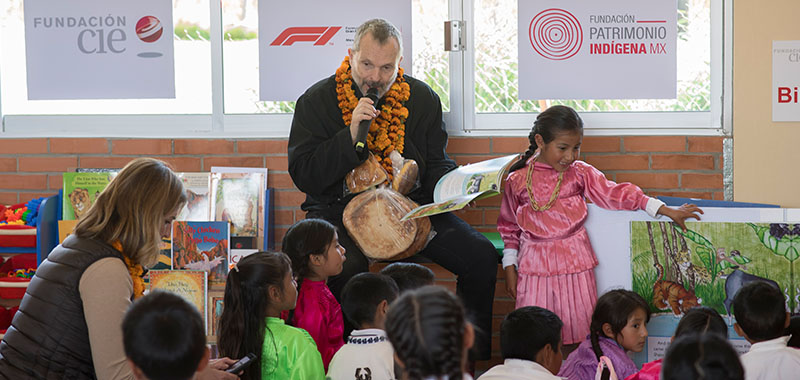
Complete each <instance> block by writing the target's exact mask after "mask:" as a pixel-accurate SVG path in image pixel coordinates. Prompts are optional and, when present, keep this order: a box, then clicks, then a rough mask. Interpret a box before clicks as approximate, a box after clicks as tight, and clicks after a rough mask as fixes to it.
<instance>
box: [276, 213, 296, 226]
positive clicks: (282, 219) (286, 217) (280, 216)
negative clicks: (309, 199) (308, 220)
mask: <svg viewBox="0 0 800 380" xmlns="http://www.w3.org/2000/svg"><path fill="white" fill-rule="evenodd" d="M274 216H275V224H276V225H279V226H291V225H292V224H294V211H292V210H275V211H274Z"/></svg>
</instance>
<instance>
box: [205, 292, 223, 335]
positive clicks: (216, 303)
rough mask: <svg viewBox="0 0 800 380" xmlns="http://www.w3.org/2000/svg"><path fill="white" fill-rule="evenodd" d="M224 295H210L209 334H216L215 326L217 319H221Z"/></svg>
mask: <svg viewBox="0 0 800 380" xmlns="http://www.w3.org/2000/svg"><path fill="white" fill-rule="evenodd" d="M224 299H225V297H211V328H210V329H209V331H210V333H211V335H214V336H216V335H217V326H219V320H220V319H222V307H223V300H224Z"/></svg>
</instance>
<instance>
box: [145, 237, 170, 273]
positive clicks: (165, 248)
mask: <svg viewBox="0 0 800 380" xmlns="http://www.w3.org/2000/svg"><path fill="white" fill-rule="evenodd" d="M160 248H161V251H160V252H159V253H158V262H157V263H156V265H153V267H152V268H150V269H172V241H171V240H170V239H167V238H161V246H160Z"/></svg>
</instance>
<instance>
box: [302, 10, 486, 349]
mask: <svg viewBox="0 0 800 380" xmlns="http://www.w3.org/2000/svg"><path fill="white" fill-rule="evenodd" d="M401 41H402V38H400V33H399V31H398V30H397V29H396V28H395V27H394V26H393V25H392V24H391V23H389V22H388V21H386V20H382V19H375V20H370V21H367V22H366V23H364V24H362V25H361V26H360V27H359V28H358V30H357V31H356V36H355V41H354V44H353V47H352V49H348V54H349V63H350V66H351V69H350V72H351V73H352V74H351V75H352V80H351V81H350V83H351V85H352V89H353V90H354V92H355V97H356V99H358V98H360V99H359V100H358V103H357V105H356V106H355V107H354V109H353V110H352V120H351V122H350V124H349V125H346V124H345V122H344V120H343V117H342V114H343V112H342V109H341V108H340V102H339V100H338V98H337V96H338V94H337V79H336V76H335V75H334V76H331V77H328V78H326V79H323V80H321V81H319V82H317V83H316V84H314V85H313V86H311V88H309V89H308V90H307V91H306V92H305V93H304V94H303V95H302V96H301V97H300V98H299V99H298V100H297V105H296V108H295V114H294V119H293V120H292V130H291V132H290V135H289V174H290V175H291V176H292V179H293V180H294V183H295V185H296V186H297V187H298V188H299V189H300V190H301V191H303V192H304V193H306V201H305V202H304V203H303V205H302V209H303V210H305V211H307V212H308V213H307V215H306V217H307V218H322V219H325V220H327V221H329V222H331V223H333V224H334V225H336V226H337V228H338V229H339V242H340V244H342V246H344V247H345V248H346V249H347V260H346V261H345V262H344V269H343V270H342V273H341V274H340V275H338V276H335V277H332V278H330V279H329V280H328V287H329V288H330V289H331V291H332V292H333V294H334V295H335V296H336V298H337V299H338V298H339V297H340V294H339V293H340V292H341V289H342V287H344V284H345V283H346V282H347V280H348V279H349V278H350V277H352V276H353V275H355V274H357V273H361V272H366V271H368V270H369V262H368V259H367V258H366V257H364V255H363V254H362V253H361V251H360V250H359V249H358V247H357V246H356V245H355V243H354V242H353V241H352V239H350V237H349V236H348V235H347V234H346V232H345V231H346V230H345V228H344V226H343V224H342V213H343V211H344V207H345V206H346V205H347V202H349V201H350V200H351V199H352V197H353V196H352V195H345V194H344V191H343V189H344V177H345V175H346V174H347V173H348V172H350V171H351V170H352V169H354V168H355V167H356V166H358V165H360V164H361V163H362V162H364V160H365V159H366V158H367V155H368V153H369V152H368V151H367V150H365V151H364V152H362V153H361V154H359V153H357V152H356V150H355V148H354V145H355V143H356V134H357V131H358V125H359V123H360V122H361V121H362V120H373V119H375V118H376V117H377V116H378V115H379V112H378V111H376V109H377V110H380V109H381V106H383V105H384V103H385V102H386V94H387V92H388V91H389V89H390V88H391V86H392V84H394V83H395V81H396V79H397V77H398V76H397V73H398V68H399V64H400V61H401V60H402V54H403V47H402V42H401ZM403 78H404V79H405V82H406V83H408V85H409V88H410V97H409V99H408V100H407V101H406V102H405V104H404V106H405V108H407V109H408V118H407V119H406V121H405V141H404V144H403V152H402V154H403V157H404V158H407V159H413V160H415V161H416V162H417V164H418V165H419V179H420V183H421V186H420V187H419V188H417V189H416V190H414V191H412V192H411V193H410V194H408V197H409V198H411V199H412V200H414V201H415V202H417V203H419V204H425V203H430V202H432V201H433V189H434V187H435V185H436V182H437V181H438V180H439V178H441V177H442V175H444V174H445V173H447V172H448V171H450V170H452V169H453V168H455V167H456V165H455V162H454V161H453V160H451V159H450V158H449V157H448V156H447V153H446V152H445V148H446V147H447V132H446V131H445V128H444V122H443V121H442V106H441V102H440V101H439V97H438V96H437V95H436V93H435V92H434V91H433V90H432V89H431V88H430V87H429V86H428V85H426V84H425V83H423V82H422V81H419V80H417V79H414V78H412V77H410V76H407V75H406V76H404V77H403ZM348 79H349V78H348ZM340 80H341V78H340ZM369 88H376V89H378V102H377V104H373V102H372V101H371V100H370V99H369V98H367V97H364V96H363V94H365V93H367V91H368V89H369ZM430 221H431V223H432V225H433V230H434V231H436V235H435V237H434V238H433V240H431V241H430V243H428V245H427V247H426V248H425V249H424V250H422V252H420V255H422V256H425V257H428V258H429V259H431V260H433V261H434V262H436V263H437V264H439V265H441V266H442V267H444V268H445V269H447V270H449V271H451V272H453V273H454V274H456V275H457V276H458V285H457V291H458V294H459V295H460V296H461V298H462V299H463V300H464V305H465V306H466V308H467V312H468V314H469V315H470V317H471V319H472V321H473V322H474V323H475V324H476V327H478V329H479V330H481V331H482V332H483V334H480V338H479V340H478V341H477V342H476V345H475V349H476V350H475V355H474V357H473V359H477V360H486V359H489V356H490V352H491V348H490V338H489V337H490V336H491V320H492V302H493V299H494V288H495V282H496V276H497V262H498V257H497V253H496V251H495V249H494V246H493V245H492V244H491V243H490V242H489V241H488V240H487V239H486V238H485V237H484V236H483V235H481V234H480V233H478V232H477V231H475V230H474V229H473V228H472V227H471V226H469V225H468V224H467V223H465V222H464V221H462V220H461V219H459V218H458V217H456V216H455V215H453V214H450V213H447V214H440V215H435V216H432V217H430Z"/></svg>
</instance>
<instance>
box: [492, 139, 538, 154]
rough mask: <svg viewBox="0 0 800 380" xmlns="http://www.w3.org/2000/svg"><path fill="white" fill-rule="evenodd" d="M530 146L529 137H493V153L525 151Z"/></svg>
mask: <svg viewBox="0 0 800 380" xmlns="http://www.w3.org/2000/svg"><path fill="white" fill-rule="evenodd" d="M529 146H530V142H529V141H528V138H527V137H492V153H503V154H514V153H523V152H525V151H526V150H528V147H529Z"/></svg>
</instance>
